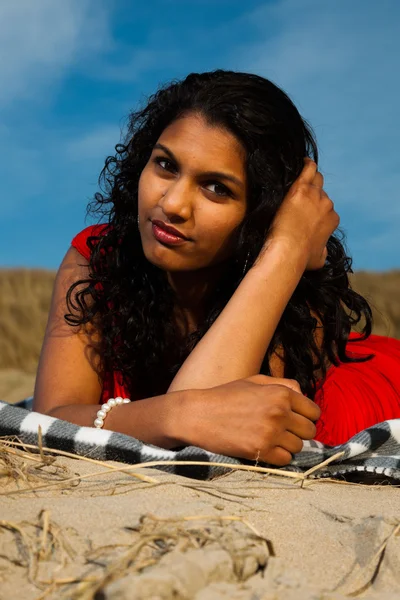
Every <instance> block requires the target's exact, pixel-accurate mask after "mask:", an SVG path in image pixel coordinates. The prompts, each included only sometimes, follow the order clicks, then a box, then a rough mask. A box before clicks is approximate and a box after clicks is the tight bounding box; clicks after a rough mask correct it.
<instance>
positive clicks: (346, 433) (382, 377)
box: [315, 333, 400, 446]
mask: <svg viewBox="0 0 400 600" xmlns="http://www.w3.org/2000/svg"><path fill="white" fill-rule="evenodd" d="M359 337H360V336H359V335H358V334H357V333H351V334H350V339H356V338H359ZM347 354H348V355H350V356H357V355H358V356H360V355H361V356H362V355H364V356H365V355H366V354H374V355H375V357H374V358H372V359H371V360H369V361H367V362H364V363H341V364H340V365H339V366H337V367H336V366H334V365H333V366H331V367H330V369H329V370H328V373H327V377H326V380H325V382H324V384H323V385H322V387H321V389H320V390H319V391H318V392H317V394H316V397H315V402H316V403H317V404H318V405H319V406H320V408H321V417H320V419H319V420H318V422H317V435H316V436H315V439H316V440H319V441H320V442H323V443H324V444H328V445H331V446H336V445H337V444H341V443H343V442H346V441H347V440H348V439H349V438H351V437H352V436H353V435H355V434H356V433H358V432H359V431H362V430H363V429H365V428H366V427H370V426H371V425H374V424H375V423H380V422H381V421H386V420H387V419H398V418H400V341H398V340H395V339H392V338H389V337H383V336H380V335H371V336H370V337H369V338H368V339H367V340H365V341H358V342H349V343H348V345H347Z"/></svg>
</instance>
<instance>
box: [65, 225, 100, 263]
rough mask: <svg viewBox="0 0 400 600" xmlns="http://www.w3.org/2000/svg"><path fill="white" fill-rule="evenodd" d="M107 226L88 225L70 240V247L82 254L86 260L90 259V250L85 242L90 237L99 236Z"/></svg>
mask: <svg viewBox="0 0 400 600" xmlns="http://www.w3.org/2000/svg"><path fill="white" fill-rule="evenodd" d="M106 227H107V225H106V224H104V225H89V227H86V228H85V229H83V230H82V231H80V232H79V233H78V234H77V235H76V236H75V237H74V239H73V240H72V242H71V246H73V247H74V248H76V250H78V252H79V254H82V256H83V257H84V258H86V260H89V258H90V250H89V248H88V245H87V240H88V238H89V237H90V236H92V235H101V234H102V232H103V231H104V230H105V229H106Z"/></svg>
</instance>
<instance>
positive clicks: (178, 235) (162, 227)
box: [152, 219, 189, 240]
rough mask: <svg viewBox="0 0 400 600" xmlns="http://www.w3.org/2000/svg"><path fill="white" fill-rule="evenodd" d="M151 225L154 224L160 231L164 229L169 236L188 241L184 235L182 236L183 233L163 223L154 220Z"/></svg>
mask: <svg viewBox="0 0 400 600" xmlns="http://www.w3.org/2000/svg"><path fill="white" fill-rule="evenodd" d="M152 223H154V225H157V227H160V229H164V231H166V232H167V233H170V234H171V235H176V236H177V237H180V238H182V239H183V240H188V239H189V238H187V237H186V236H185V235H183V233H181V232H180V231H178V230H177V229H175V227H170V226H169V225H166V224H165V223H164V222H163V221H157V220H155V219H154V220H153V221H152Z"/></svg>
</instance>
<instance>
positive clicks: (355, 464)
mask: <svg viewBox="0 0 400 600" xmlns="http://www.w3.org/2000/svg"><path fill="white" fill-rule="evenodd" d="M31 405H32V399H27V400H24V401H22V402H20V403H19V404H17V405H15V404H14V405H11V404H7V403H5V402H2V401H0V436H17V437H18V438H19V439H20V440H21V441H23V442H24V443H26V444H37V443H38V426H39V425H40V426H41V429H42V443H43V446H44V447H48V448H56V449H59V450H64V451H67V452H71V453H73V454H77V455H80V456H89V457H91V458H95V459H99V460H115V461H120V462H124V463H129V464H138V463H143V462H150V461H161V460H162V461H202V462H206V463H211V462H215V463H229V464H232V465H235V464H236V465H237V464H254V463H253V462H251V461H245V460H238V459H236V458H232V457H227V456H222V455H219V454H213V453H212V452H208V451H207V450H204V449H202V448H196V447H194V446H186V447H183V448H177V449H174V450H166V449H164V448H158V447H156V446H153V445H151V444H144V443H143V442H141V441H140V440H137V439H135V438H133V437H130V436H128V435H124V434H122V433H116V432H112V431H109V430H106V429H96V428H94V427H80V426H79V425H74V424H72V423H69V422H67V421H63V420H61V419H56V418H54V417H50V416H47V415H43V414H40V413H37V412H33V411H32V410H31ZM341 451H343V452H344V455H343V456H341V457H340V458H338V459H336V460H335V461H333V462H332V463H330V464H329V465H327V466H325V467H323V468H322V469H320V470H318V471H316V472H315V474H313V475H311V476H312V477H317V478H321V477H333V478H340V479H346V480H349V481H357V482H360V483H377V482H382V481H389V482H391V483H396V484H399V483H400V419H394V420H391V421H383V422H382V423H378V424H377V425H374V426H373V427H369V428H368V429H365V430H364V431H361V432H360V433H358V434H357V435H355V436H354V437H353V438H351V439H350V440H349V441H348V442H346V443H345V444H342V445H340V446H335V447H332V446H324V444H321V443H320V442H317V441H305V442H304V448H303V450H302V451H301V452H299V453H298V454H296V455H295V456H294V458H293V461H292V462H291V464H290V465H289V466H286V467H284V469H285V470H292V471H298V472H305V471H306V470H308V469H310V468H311V467H313V466H316V465H318V464H320V463H321V462H323V461H324V460H326V459H328V458H330V457H331V456H333V455H334V454H337V453H338V452H341ZM258 464H259V466H266V467H268V466H270V467H272V466H273V465H266V464H265V463H258ZM159 468H162V469H163V470H166V471H168V472H170V473H175V474H177V475H184V476H187V477H193V478H196V479H212V478H213V477H215V476H217V475H220V474H222V473H225V472H226V469H224V468H223V467H218V466H212V465H205V466H199V465H189V466H186V465H169V466H162V467H159Z"/></svg>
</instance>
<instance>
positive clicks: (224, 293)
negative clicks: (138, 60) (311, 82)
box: [34, 70, 400, 465]
mask: <svg viewBox="0 0 400 600" xmlns="http://www.w3.org/2000/svg"><path fill="white" fill-rule="evenodd" d="M317 161H318V154H317V147H316V143H315V140H314V138H313V135H312V132H311V129H310V127H309V126H308V125H307V123H306V122H305V121H304V120H303V119H302V118H301V116H300V115H299V113H298V111H297V109H296V108H295V106H294V105H293V103H292V102H291V101H290V99H289V98H288V97H287V96H286V94H285V93H284V92H283V91H282V90H280V89H279V88H278V87H276V86H275V85H274V84H272V83H271V82H270V81H268V80H266V79H264V78H262V77H259V76H257V75H251V74H247V73H236V72H232V71H224V70H217V71H214V72H209V73H202V74H195V73H193V74H191V75H189V76H188V77H186V79H184V80H183V81H180V82H174V83H172V84H170V85H166V86H164V88H161V89H160V90H159V91H158V92H157V93H156V94H154V95H153V96H152V97H150V99H149V101H148V104H147V105H146V106H145V107H144V108H143V109H142V110H139V111H138V112H135V113H133V114H132V115H131V117H130V122H129V129H128V133H127V136H126V139H125V143H124V144H120V145H117V146H116V155H115V156H114V157H109V158H108V159H107V161H106V164H105V167H104V169H103V171H102V181H103V183H104V188H103V191H102V193H100V192H99V193H97V194H96V195H95V200H94V203H93V204H92V205H91V208H92V210H94V211H95V212H96V211H97V213H98V214H101V215H103V216H104V217H106V219H105V220H106V222H105V223H104V224H103V225H98V226H94V227H89V228H87V229H85V230H84V231H82V232H81V233H79V234H78V235H77V236H76V237H75V238H74V240H73V241H72V246H71V248H70V249H69V250H68V252H67V254H66V256H65V258H64V260H63V261H62V264H61V266H60V269H59V271H58V274H57V278H56V282H55V288H54V294H53V299H52V306H51V310H50V315H49V322H48V326H47V330H46V335H45V339H44V344H43V349H42V353H41V359H40V364H39V370H38V375H37V382H36V388H35V395H34V398H35V399H34V409H35V410H37V411H39V412H44V413H47V414H50V415H53V416H56V417H59V418H61V419H65V420H68V421H71V422H73V423H77V424H80V425H87V426H93V425H95V426H96V427H104V428H108V429H111V430H115V431H120V432H123V433H127V434H130V435H133V436H135V437H137V438H139V439H141V440H143V441H145V442H148V443H154V444H157V445H161V446H164V447H167V448H168V447H169V448H172V447H176V446H181V445H185V444H193V445H198V446H201V447H203V448H206V449H208V450H210V451H214V452H219V453H222V454H226V455H232V456H239V457H244V458H249V459H255V458H256V457H258V458H259V459H260V460H264V461H266V462H269V463H272V464H276V465H285V464H287V463H289V462H290V460H291V458H292V454H293V453H296V452H299V451H300V450H301V448H302V445H303V441H302V440H304V439H312V438H314V437H315V438H316V439H319V440H321V441H323V442H325V443H328V444H338V443H341V442H343V441H346V439H348V438H349V437H351V435H353V434H355V433H356V432H357V431H360V430H362V429H364V428H365V427H367V426H369V425H372V424H373V423H376V422H379V421H383V420H385V419H389V418H396V417H400V377H399V375H398V374H397V373H396V369H398V367H399V365H400V343H398V342H396V341H395V340H391V339H388V338H382V337H377V336H371V335H370V333H371V310H370V307H369V305H368V303H367V302H366V300H365V299H364V298H362V297H361V296H360V295H359V294H357V293H356V292H355V291H353V290H352V289H351V287H350V285H349V280H348V273H349V272H351V261H350V259H349V258H348V257H347V256H346V254H345V251H344V248H343V246H342V244H341V241H340V240H339V239H338V238H337V237H336V236H335V235H334V234H333V232H334V231H335V230H336V228H337V226H338V224H339V217H338V215H337V213H336V212H335V210H334V207H333V203H332V201H331V200H330V199H329V197H328V196H327V194H326V193H325V192H324V190H323V177H322V175H321V174H320V173H319V172H318V170H317ZM361 319H363V320H364V328H363V329H362V334H351V333H350V330H351V327H352V326H353V325H356V324H357V323H359V322H360V320H361ZM115 397H122V398H124V397H125V398H127V399H130V400H132V402H128V401H127V402H126V403H123V404H121V405H120V406H117V407H116V408H114V406H113V405H115V401H113V400H110V404H108V400H109V399H110V398H115ZM133 400H134V402H133ZM118 402H122V400H118ZM104 403H107V406H106V407H105V408H104V409H103V408H102V406H101V405H102V404H104ZM99 409H101V412H100V413H99V416H98V415H97V413H98V411H99ZM315 422H316V425H315Z"/></svg>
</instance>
